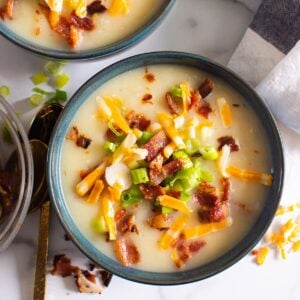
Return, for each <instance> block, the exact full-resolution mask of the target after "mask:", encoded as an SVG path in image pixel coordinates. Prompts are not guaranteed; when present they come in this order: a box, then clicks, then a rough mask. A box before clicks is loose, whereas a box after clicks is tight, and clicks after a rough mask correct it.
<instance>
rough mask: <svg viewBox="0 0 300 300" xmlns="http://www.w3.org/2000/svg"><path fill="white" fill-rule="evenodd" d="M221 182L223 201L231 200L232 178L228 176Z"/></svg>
mask: <svg viewBox="0 0 300 300" xmlns="http://www.w3.org/2000/svg"><path fill="white" fill-rule="evenodd" d="M221 184H222V186H223V196H222V202H228V201H229V193H230V187H231V185H230V180H229V179H228V178H225V177H224V178H222V179H221Z"/></svg>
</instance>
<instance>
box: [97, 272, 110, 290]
mask: <svg viewBox="0 0 300 300" xmlns="http://www.w3.org/2000/svg"><path fill="white" fill-rule="evenodd" d="M99 273H100V276H101V280H102V282H103V284H104V286H106V287H108V286H109V283H110V281H111V279H112V274H111V273H109V272H107V271H105V270H101V271H99Z"/></svg>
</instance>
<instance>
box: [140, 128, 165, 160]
mask: <svg viewBox="0 0 300 300" xmlns="http://www.w3.org/2000/svg"><path fill="white" fill-rule="evenodd" d="M169 142H170V139H169V138H168V136H167V135H166V133H165V132H164V131H163V130H160V131H159V132H158V133H156V134H155V135H154V136H153V137H152V138H151V139H150V140H149V141H148V142H147V143H146V144H144V145H143V148H144V149H147V150H148V155H147V158H146V161H147V162H150V161H151V160H152V159H153V158H154V157H155V156H156V155H158V153H159V152H160V151H161V150H162V149H163V148H164V147H165V146H166V145H167V144H168V143H169Z"/></svg>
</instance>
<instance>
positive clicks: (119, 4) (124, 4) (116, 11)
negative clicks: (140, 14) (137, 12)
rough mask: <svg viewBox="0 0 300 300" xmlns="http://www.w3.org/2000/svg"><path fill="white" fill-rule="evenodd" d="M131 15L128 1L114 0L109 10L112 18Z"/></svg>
mask: <svg viewBox="0 0 300 300" xmlns="http://www.w3.org/2000/svg"><path fill="white" fill-rule="evenodd" d="M128 13H129V4H128V1H127V0H113V1H112V4H111V7H110V8H109V14H110V15H111V16H118V15H127V14H128Z"/></svg>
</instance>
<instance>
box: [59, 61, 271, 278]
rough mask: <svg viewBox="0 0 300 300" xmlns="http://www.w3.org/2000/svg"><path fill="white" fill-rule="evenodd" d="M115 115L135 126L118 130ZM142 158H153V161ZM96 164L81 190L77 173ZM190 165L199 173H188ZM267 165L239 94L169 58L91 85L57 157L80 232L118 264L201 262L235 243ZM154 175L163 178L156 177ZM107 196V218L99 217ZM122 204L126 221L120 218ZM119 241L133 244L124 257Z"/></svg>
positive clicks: (161, 266)
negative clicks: (159, 137) (166, 62)
mask: <svg viewBox="0 0 300 300" xmlns="http://www.w3.org/2000/svg"><path fill="white" fill-rule="evenodd" d="M205 79H209V80H206V81H205ZM212 84H213V86H212ZM199 86H201V88H200V89H199V90H198V88H199ZM211 89H212V91H211ZM199 91H200V94H202V98H203V99H204V100H203V99H202V100H200V98H201V97H200V96H199ZM167 92H168V95H169V96H170V97H171V99H169V102H167V101H166V93H167ZM191 106H192V107H191ZM184 107H186V109H184ZM174 109H175V110H176V109H178V110H179V111H178V112H177V114H175V113H174ZM185 111H186V112H185ZM129 112H131V114H129V115H128V113H129ZM133 112H134V113H135V115H133ZM117 113H119V114H120V115H121V116H122V115H123V116H126V115H127V119H126V120H127V121H126V122H127V123H129V124H130V125H131V127H132V128H134V127H140V128H141V129H140V130H136V128H135V129H133V131H128V132H127V134H126V133H124V132H123V131H122V130H120V126H121V127H123V129H124V126H123V125H124V124H123V125H122V123H120V120H119V119H118V118H117V117H116V116H117ZM158 113H160V114H161V115H160V117H159V115H158ZM124 118H125V117H124ZM124 118H123V120H124ZM141 120H142V121H141ZM145 120H148V123H147V122H146V123H145ZM149 121H151V124H150V125H149ZM126 122H125V123H126ZM168 122H169V123H168ZM145 127H147V128H146V129H145ZM109 128H112V130H113V131H111V130H108V129H109ZM124 130H125V131H126V128H125V129H124ZM107 131H108V132H109V133H110V134H107ZM144 131H147V134H144V135H143V136H142V137H140V135H141V132H144ZM114 132H115V133H116V134H117V135H115V134H114ZM159 132H163V136H164V138H166V137H167V140H165V142H163V139H162V140H160V141H159V143H156V146H154V147H158V148H157V149H158V150H159V153H154V152H153V151H152V150H153V149H152V148H151V147H152V146H153V145H152V144H151V141H152V142H153V138H154V137H157V135H158V133H159ZM174 133H175V135H174ZM129 135H133V137H134V136H136V139H137V142H135V139H134V138H133V140H132V139H131V140H130V139H129V138H128V136H129ZM124 137H125V139H124ZM111 138H113V142H108V141H107V139H109V140H111ZM149 138H150V140H149ZM220 138H222V139H220ZM122 139H124V140H123V141H122ZM125 140H126V142H127V146H128V148H126V147H125V146H124V143H126V142H125ZM182 142H183V143H182ZM160 143H161V144H160ZM104 145H105V147H104ZM159 145H160V146H159ZM166 145H167V146H166ZM117 147H118V148H117ZM122 147H123V148H122ZM125 148H126V149H125ZM105 149H106V150H105ZM124 149H125V150H124ZM137 149H138V150H137ZM145 149H146V151H145ZM157 149H156V150H157ZM112 151H114V153H112ZM151 155H152V157H150V156H151ZM158 157H160V158H162V161H161V163H162V164H163V166H161V163H159V159H158ZM105 159H106V160H105ZM149 160H151V161H152V162H154V161H155V160H157V161H156V166H153V165H154V163H153V164H152V165H151V162H149ZM103 161H105V162H106V165H105V168H104V170H103V172H104V174H103V175H102V174H100V173H101V172H100V173H99V174H98V175H99V176H98V178H100V179H98V180H99V181H98V183H99V184H98V187H96V184H94V182H95V178H94V179H93V184H94V186H93V187H91V189H90V190H89V191H88V192H87V191H86V190H87V189H88V188H87V186H86V184H87V182H88V181H89V180H86V179H87V178H88V177H89V176H90V174H92V173H89V175H87V177H84V175H86V174H84V173H87V172H85V170H93V169H94V168H95V167H96V166H98V165H99V164H103ZM174 161H177V162H178V161H180V163H179V165H178V164H176V163H174ZM165 166H167V167H165ZM102 167H103V165H102ZM164 167H165V168H164ZM130 168H131V171H130ZM162 168H163V170H164V171H162ZM199 168H200V170H201V174H202V175H201V176H202V177H201V176H200V175H199V176H200V177H201V178H200V177H197V176H196V175H195V174H196V173H197V172H199ZM100 169H101V167H100ZM132 169H133V170H138V171H134V172H132ZM98 170H99V168H98ZM103 172H102V173H103ZM151 172H152V173H151ZM155 172H156V173H155ZM269 172H270V162H269V148H268V145H267V143H266V137H265V133H264V130H263V128H262V127H261V124H260V122H259V121H258V119H257V117H256V116H255V114H254V112H253V111H252V109H251V108H249V107H248V106H247V104H246V103H245V102H244V100H243V99H242V98H241V96H240V95H239V94H238V93H237V92H236V91H234V90H233V89H232V88H231V87H230V86H228V85H227V84H225V83H224V82H223V81H222V80H220V79H218V78H215V77H213V76H211V75H209V74H205V73H203V72H200V71H198V70H196V69H193V68H190V67H184V66H177V65H158V66H150V67H148V68H146V69H143V68H140V69H136V70H132V71H129V72H126V73H124V74H121V75H119V76H117V77H115V78H114V79H112V80H110V81H108V82H107V83H105V84H103V85H102V86H100V87H99V88H98V90H97V91H96V92H94V93H93V94H92V95H91V96H90V97H89V99H87V101H86V102H85V103H84V104H83V105H82V107H80V109H79V110H78V112H77V113H76V115H75V116H74V118H73V120H72V122H71V126H70V132H69V133H68V136H67V137H66V139H65V142H64V145H63V149H62V156H61V176H62V186H63V192H64V197H65V201H66V203H67V206H68V209H69V211H70V214H71V216H72V218H73V220H74V222H75V223H76V225H77V226H78V228H79V229H80V231H81V232H82V233H83V234H84V236H86V238H87V239H88V240H89V241H91V242H92V243H93V245H95V247H97V248H98V249H99V250H100V251H101V252H103V253H104V254H106V255H107V256H109V257H111V258H113V259H116V260H118V259H119V260H120V262H121V263H123V264H124V265H131V266H132V267H135V268H139V269H143V270H147V271H158V272H166V271H176V270H179V269H190V268H194V267H197V266H200V265H203V264H205V263H207V262H210V261H212V260H214V259H216V258H217V257H219V256H221V255H222V254H224V253H225V252H226V251H228V250H229V249H231V248H232V247H233V246H234V245H235V244H237V243H238V242H239V241H240V240H241V239H242V238H243V237H244V236H245V235H246V233H247V232H248V231H249V229H250V227H251V226H252V225H253V223H254V222H255V220H256V219H257V217H258V214H259V213H260V211H261V209H262V206H263V205H264V199H265V197H266V193H267V191H268V188H269V187H268V185H271V181H272V177H271V175H268V174H267V173H269ZM94 173H95V172H94ZM145 173H146V174H145ZM166 173H167V175H168V176H165V175H166ZM80 174H81V178H80ZM197 174H198V173H197ZM199 174H200V173H199ZM194 175H195V176H196V177H197V178H193V176H194ZM160 176H162V177H167V178H166V179H164V180H163V181H162V182H161V177H160ZM90 177H91V176H90ZM96 177H97V176H96ZM149 178H150V179H149ZM89 179H91V178H89ZM176 179H177V180H176ZM85 180H86V181H85ZM84 181H85V183H83V182H84ZM133 182H135V183H136V185H135V186H138V192H137V196H136V194H135V192H132V186H133ZM82 183H83V184H82ZM100 183H101V184H100ZM101 185H102V186H101ZM155 186H156V188H155ZM102 187H104V190H102ZM146 187H148V189H149V190H147V189H146ZM82 188H83V189H86V190H85V191H80V190H81V189H82ZM97 188H98V189H97ZM97 190H98V192H99V193H100V192H101V193H100V196H99V194H98V195H97ZM101 190H102V191H101ZM141 190H143V193H141ZM128 191H129V194H130V191H131V194H130V196H132V197H130V196H128ZM149 191H150V192H149ZM151 192H152V194H151ZM78 193H79V194H80V196H79V194H78ZM120 193H121V195H120ZM126 193H127V194H126ZM91 194H93V195H91ZM125 194H126V195H127V196H125V197H124V195H125ZM153 194H154V195H153ZM95 195H96V198H95ZM166 195H167V196H166ZM93 197H94V199H92V198H93ZM135 197H137V198H139V199H135ZM104 198H105V200H103V199H104ZM145 198H146V199H147V200H146V199H145ZM150 198H151V199H150ZM107 199H108V201H109V205H111V207H110V209H111V211H110V214H111V218H113V217H115V220H113V221H112V220H111V219H110V220H109V218H108V217H107V216H106V218H105V217H103V214H105V213H104V212H103V211H104V210H105V209H106V208H105V207H104V206H105V205H106V206H107V205H108V204H107V202H106V204H104V201H107ZM126 201H128V202H126ZM131 201H133V202H131ZM122 209H126V213H127V217H128V213H130V214H132V216H133V218H132V219H130V220H129V221H128V219H127V221H126V222H124V216H123V214H124V210H122ZM107 211H108V210H107V209H106V213H107ZM157 216H160V217H157ZM101 217H103V218H102V223H101V222H100V223H98V225H99V224H102V225H101V226H102V229H101V228H96V227H97V226H95V224H96V223H95V222H96V221H95V220H100V218H101ZM154 217H157V219H154ZM122 218H123V219H122ZM119 219H121V221H119ZM125 219H126V217H125ZM111 222H113V223H114V224H113V225H112V224H111ZM118 222H119V223H118ZM120 222H121V223H122V222H123V223H122V224H123V225H122V226H123V227H122V226H120ZM176 222H177V226H176V224H175V223H176ZM103 224H104V225H103ZM118 224H119V225H118ZM124 224H125V225H124ZM96 225H97V224H96ZM101 226H98V227H101ZM109 226H112V227H110V228H109ZM113 226H115V227H114V228H113ZM124 226H125V227H124ZM126 226H127V227H126ZM151 226H152V227H151ZM116 228H117V230H115V229H116ZM128 228H129V231H130V232H128ZM170 228H171V229H170ZM136 229H137V230H136ZM111 230H112V231H114V230H115V231H114V232H111ZM101 231H104V233H101ZM123 231H124V232H125V233H124V232H123ZM137 233H138V234H137ZM107 238H108V240H109V239H111V241H106V239H107ZM126 239H129V240H130V245H131V246H132V247H133V248H134V251H133V252H134V254H133V257H130V255H131V254H128V253H123V255H124V256H125V258H124V257H122V253H121V255H120V253H118V251H119V250H120V249H119V250H116V249H117V247H118V246H116V245H117V243H118V241H119V240H122V242H124V240H126ZM116 240H117V241H116ZM122 245H123V244H122ZM122 245H119V246H122ZM123 246H124V245H123ZM126 246H128V245H125V246H124V247H123V250H124V249H126ZM127 250H128V249H127ZM125 252H126V250H125ZM129 252H130V251H129ZM135 252H138V255H136V253H135ZM127 254H128V256H129V259H128V257H126V255H127ZM136 256H137V257H136ZM153 257H155V259H153Z"/></svg>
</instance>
